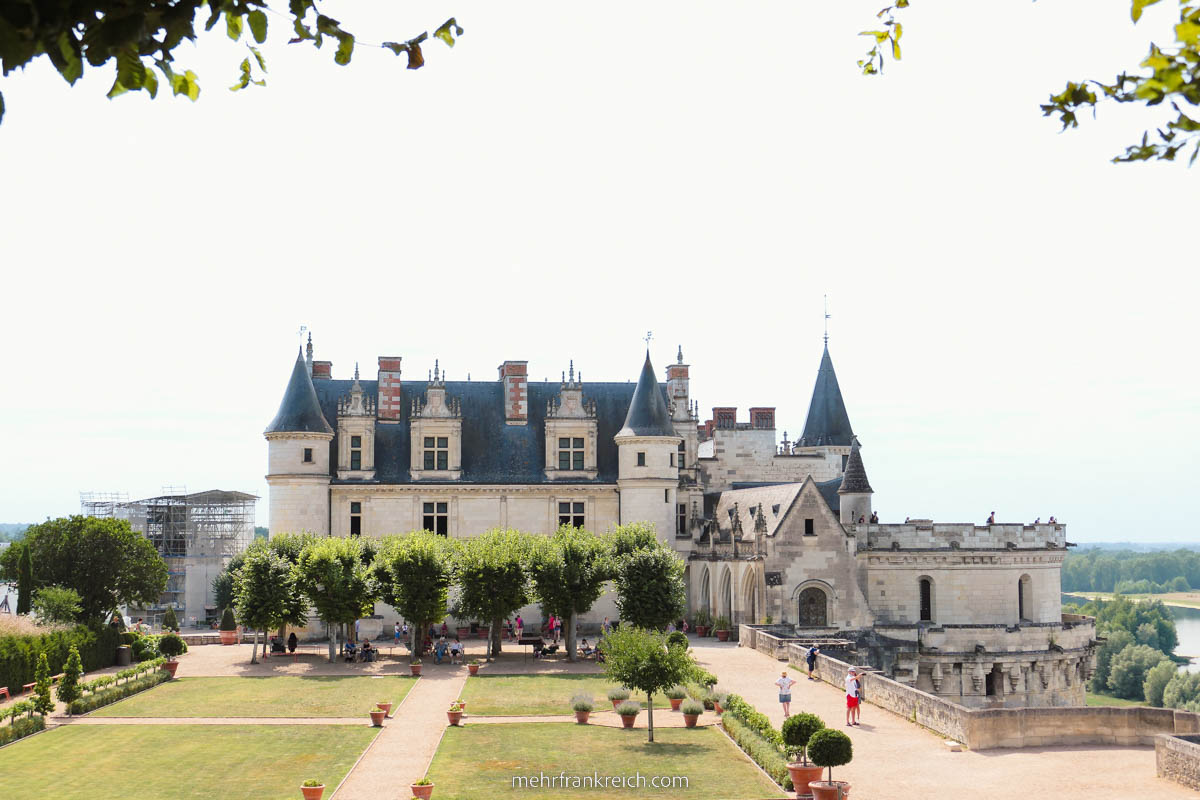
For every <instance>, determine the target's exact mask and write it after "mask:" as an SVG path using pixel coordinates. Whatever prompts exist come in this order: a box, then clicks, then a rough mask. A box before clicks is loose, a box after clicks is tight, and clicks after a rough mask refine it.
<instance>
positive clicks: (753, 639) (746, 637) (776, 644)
mask: <svg viewBox="0 0 1200 800" xmlns="http://www.w3.org/2000/svg"><path fill="white" fill-rule="evenodd" d="M837 633H838V632H837V629H835V628H828V629H824V628H821V629H815V630H807V631H806V630H800V631H796V630H793V629H792V626H791V625H739V626H738V646H739V647H749V648H750V649H752V650H757V651H758V652H760V653H763V654H764V655H767V656H770V657H771V658H773V659H775V660H776V661H788V660H794V657H793V656H792V652H793V649H794V648H796V647H799V648H800V649H801V650H805V649H807V648H808V645H809V644H810V643H812V642H819V643H820V645H821V647H822V648H825V649H829V650H834V651H843V650H846V649H847V648H849V646H850V645H851V644H852V642H850V641H849V640H847V639H841V638H839V637H838V635H837Z"/></svg>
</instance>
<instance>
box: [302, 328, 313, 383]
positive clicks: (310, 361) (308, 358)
mask: <svg viewBox="0 0 1200 800" xmlns="http://www.w3.org/2000/svg"><path fill="white" fill-rule="evenodd" d="M305 351H306V355H305V357H304V363H305V365H306V366H307V368H308V374H309V375H312V364H313V359H312V331H309V332H308V345H307V346H306V348H305Z"/></svg>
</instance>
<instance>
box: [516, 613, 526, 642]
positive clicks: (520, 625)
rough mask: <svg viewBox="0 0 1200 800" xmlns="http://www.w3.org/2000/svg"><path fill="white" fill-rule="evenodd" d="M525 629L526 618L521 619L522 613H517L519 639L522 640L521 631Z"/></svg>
mask: <svg viewBox="0 0 1200 800" xmlns="http://www.w3.org/2000/svg"><path fill="white" fill-rule="evenodd" d="M524 630H525V620H523V619H521V615H520V614H517V641H518V642H519V641H521V633H522V632H523V631H524Z"/></svg>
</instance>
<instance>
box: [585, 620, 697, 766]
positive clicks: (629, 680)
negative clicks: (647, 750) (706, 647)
mask: <svg viewBox="0 0 1200 800" xmlns="http://www.w3.org/2000/svg"><path fill="white" fill-rule="evenodd" d="M603 642H604V674H605V676H606V677H608V679H609V680H610V681H612V682H613V683H617V684H620V685H621V686H628V687H629V688H630V689H637V690H639V691H642V692H645V693H646V701H647V707H648V709H649V718H650V725H649V740H650V741H651V742H653V741H654V708H653V703H654V695H655V694H657V693H659V692H662V691H665V690H666V689H670V688H671V687H674V686H678V685H679V684H682V683H684V682H685V681H687V680H689V679H690V678H692V677H694V676H695V671H696V662H695V660H694V659H693V658H692V656H691V654H690V653H689V652H688V651H687V650H686V649H685V648H682V647H667V643H666V639H665V637H664V636H663V635H662V634H660V633H655V632H653V631H647V630H645V629H643V628H635V627H633V626H632V625H622V626H621V627H620V628H618V629H617V630H615V631H612V632H610V633H609V634H608V635H607V636H605V637H604V640H603Z"/></svg>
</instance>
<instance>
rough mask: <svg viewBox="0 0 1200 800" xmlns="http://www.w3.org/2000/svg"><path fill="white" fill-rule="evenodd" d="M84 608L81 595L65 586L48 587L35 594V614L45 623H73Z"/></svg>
mask: <svg viewBox="0 0 1200 800" xmlns="http://www.w3.org/2000/svg"><path fill="white" fill-rule="evenodd" d="M80 611H82V607H81V606H80V605H79V593H78V592H76V591H75V590H74V589H67V588H66V587H63V586H47V587H46V588H45V589H38V590H37V591H36V592H34V593H33V613H34V614H36V615H37V618H38V619H40V620H42V621H43V622H61V623H72V622H75V621H76V620H77V619H78V618H79V613H80Z"/></svg>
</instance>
